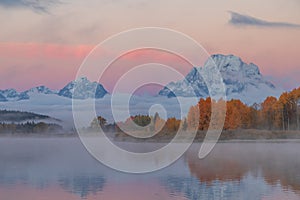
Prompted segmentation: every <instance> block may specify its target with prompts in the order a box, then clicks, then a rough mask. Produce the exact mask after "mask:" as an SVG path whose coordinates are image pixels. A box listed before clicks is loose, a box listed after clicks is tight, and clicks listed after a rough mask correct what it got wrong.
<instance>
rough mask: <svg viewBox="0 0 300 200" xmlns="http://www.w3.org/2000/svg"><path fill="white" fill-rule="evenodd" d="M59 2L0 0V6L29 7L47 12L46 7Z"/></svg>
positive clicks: (47, 0) (53, 0) (51, 0)
mask: <svg viewBox="0 0 300 200" xmlns="http://www.w3.org/2000/svg"><path fill="white" fill-rule="evenodd" d="M57 3H59V1H58V0H42V1H41V0H0V6H2V7H5V8H20V7H21V8H22V7H24V8H29V9H32V10H34V11H37V12H48V9H49V8H50V7H51V6H52V5H54V4H57Z"/></svg>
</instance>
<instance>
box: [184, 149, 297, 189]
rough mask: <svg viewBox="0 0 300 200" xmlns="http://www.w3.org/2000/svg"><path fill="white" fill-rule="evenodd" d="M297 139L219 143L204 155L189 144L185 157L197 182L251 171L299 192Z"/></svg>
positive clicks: (239, 177)
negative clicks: (203, 157) (199, 156)
mask: <svg viewBox="0 0 300 200" xmlns="http://www.w3.org/2000/svg"><path fill="white" fill-rule="evenodd" d="M299 150H300V146H299V143H242V144H241V143H222V144H218V145H217V147H216V148H215V149H214V150H213V152H212V153H211V154H210V155H209V156H208V157H207V158H205V159H203V160H199V159H198V158H197V149H195V148H192V149H191V150H190V151H189V152H187V154H186V155H185V158H186V160H187V164H188V167H189V169H190V171H191V174H192V175H193V176H195V177H196V178H197V179H198V180H199V181H200V182H205V183H206V184H211V183H212V182H214V181H220V182H225V181H238V182H240V181H241V180H242V179H243V178H244V177H245V176H247V175H248V174H251V175H252V176H254V177H256V178H260V177H261V178H262V179H263V180H264V181H265V182H266V183H268V184H269V185H271V186H276V185H278V184H279V185H281V186H282V187H283V189H287V190H289V189H291V190H293V191H294V192H297V193H299V192H300V174H299V169H300V155H299V153H298V152H299Z"/></svg>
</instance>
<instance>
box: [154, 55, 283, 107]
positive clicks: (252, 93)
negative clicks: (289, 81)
mask: <svg viewBox="0 0 300 200" xmlns="http://www.w3.org/2000/svg"><path fill="white" fill-rule="evenodd" d="M215 67H217V68H218V70H219V71H220V74H221V76H222V78H223V82H224V85H225V89H226V97H227V99H232V98H235V99H241V100H242V101H244V102H245V103H249V104H252V103H255V102H261V101H263V100H264V98H266V97H267V96H279V95H280V93H281V92H282V91H281V90H279V89H277V88H276V87H275V86H274V85H273V84H272V83H271V82H269V81H267V80H266V79H265V78H264V77H263V76H262V74H261V73H260V71H259V68H258V66H256V65H255V64H253V63H250V64H247V63H245V62H243V61H242V59H241V58H239V57H237V56H234V55H221V54H216V55H212V56H211V57H210V58H209V59H208V60H207V61H206V62H205V64H204V66H203V67H199V68H193V69H192V70H191V71H190V72H189V73H188V74H187V76H186V77H185V79H184V80H181V81H178V82H175V83H174V82H171V83H169V84H168V85H167V86H166V87H164V88H163V89H162V90H161V91H160V92H159V95H163V96H168V97H173V96H185V97H189V96H195V95H196V96H197V97H207V96H209V92H208V88H207V85H206V83H205V81H204V79H203V76H205V77H207V78H208V79H207V80H208V83H209V84H210V86H211V88H212V89H213V90H214V89H217V88H214V83H215V82H216V81H217V80H215V79H216V78H217V77H218V76H215V75H214V74H212V73H210V72H211V71H212V69H213V68H215Z"/></svg>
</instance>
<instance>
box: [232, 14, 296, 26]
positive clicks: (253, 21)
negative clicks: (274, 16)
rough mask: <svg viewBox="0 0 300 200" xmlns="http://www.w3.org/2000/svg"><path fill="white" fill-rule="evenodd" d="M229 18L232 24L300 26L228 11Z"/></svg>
mask: <svg viewBox="0 0 300 200" xmlns="http://www.w3.org/2000/svg"><path fill="white" fill-rule="evenodd" d="M229 13H230V14H231V19H230V20H229V23H230V24H232V25H234V26H256V27H273V28H300V24H292V23H288V22H271V21H266V20H262V19H258V18H255V17H252V16H249V15H242V14H239V13H236V12H232V11H229Z"/></svg>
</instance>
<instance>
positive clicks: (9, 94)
mask: <svg viewBox="0 0 300 200" xmlns="http://www.w3.org/2000/svg"><path fill="white" fill-rule="evenodd" d="M0 95H1V98H0V99H2V101H19V100H25V99H29V96H28V95H27V94H26V93H25V92H17V91H16V90H15V89H6V90H0ZM3 97H4V98H3ZM0 101H1V100H0Z"/></svg>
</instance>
